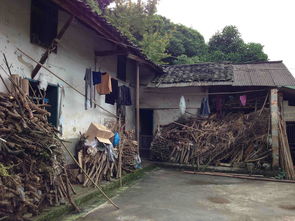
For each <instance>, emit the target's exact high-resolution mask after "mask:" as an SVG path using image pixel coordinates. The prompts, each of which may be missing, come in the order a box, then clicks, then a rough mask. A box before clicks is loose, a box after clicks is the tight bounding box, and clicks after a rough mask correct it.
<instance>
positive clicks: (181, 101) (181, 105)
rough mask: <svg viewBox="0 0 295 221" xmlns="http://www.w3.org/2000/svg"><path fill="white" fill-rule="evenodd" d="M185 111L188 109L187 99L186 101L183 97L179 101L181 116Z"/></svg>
mask: <svg viewBox="0 0 295 221" xmlns="http://www.w3.org/2000/svg"><path fill="white" fill-rule="evenodd" d="M185 109H186V104H185V99H184V96H181V97H180V100H179V110H180V113H181V115H184V114H185Z"/></svg>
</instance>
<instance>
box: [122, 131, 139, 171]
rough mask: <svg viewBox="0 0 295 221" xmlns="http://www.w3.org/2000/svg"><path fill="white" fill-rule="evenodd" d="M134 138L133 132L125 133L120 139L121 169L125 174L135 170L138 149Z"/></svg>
mask: <svg viewBox="0 0 295 221" xmlns="http://www.w3.org/2000/svg"><path fill="white" fill-rule="evenodd" d="M134 137H135V134H134V131H125V133H124V135H123V138H122V143H123V147H122V148H123V150H122V169H123V170H124V171H125V172H127V173H130V172H132V171H134V170H135V169H136V156H137V155H138V148H137V142H136V141H135V138H134Z"/></svg>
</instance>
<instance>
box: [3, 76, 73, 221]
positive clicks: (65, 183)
mask: <svg viewBox="0 0 295 221" xmlns="http://www.w3.org/2000/svg"><path fill="white" fill-rule="evenodd" d="M1 79H2V77H1ZM3 83H4V84H5V82H4V81H3ZM5 86H6V87H7V84H5ZM7 90H8V91H9V92H10V93H8V94H4V93H0V110H1V111H0V138H1V139H0V217H2V218H3V217H5V219H6V220H25V219H27V218H24V214H31V215H37V214H39V213H40V211H41V210H42V209H43V208H44V207H46V206H49V205H58V204H60V203H64V202H65V200H68V201H69V202H70V203H72V204H73V205H74V203H73V201H72V198H71V194H72V193H73V192H74V190H73V189H72V186H71V184H70V182H69V180H68V176H67V172H66V170H65V167H64V161H63V154H62V149H61V140H60V139H59V138H58V136H57V131H56V129H55V128H54V127H53V126H51V125H50V124H49V123H48V121H47V117H48V116H49V112H47V111H46V110H45V109H44V106H43V105H42V104H40V105H38V104H35V103H33V102H32V101H31V100H30V98H29V97H28V96H27V95H25V93H24V91H23V90H22V89H21V88H20V87H19V86H18V85H17V83H16V82H14V81H13V80H11V88H10V89H9V88H7ZM74 206H75V205H74ZM75 208H77V207H76V206H75ZM26 217H27V216H26Z"/></svg>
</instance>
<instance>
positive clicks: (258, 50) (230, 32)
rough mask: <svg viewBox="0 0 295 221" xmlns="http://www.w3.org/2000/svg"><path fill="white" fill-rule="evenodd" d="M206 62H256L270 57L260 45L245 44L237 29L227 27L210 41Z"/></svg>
mask: <svg viewBox="0 0 295 221" xmlns="http://www.w3.org/2000/svg"><path fill="white" fill-rule="evenodd" d="M208 45H209V54H208V55H207V56H206V59H205V60H206V61H213V62H222V61H230V62H234V63H237V62H255V61H266V60H267V59H268V56H267V55H266V54H265V53H264V52H263V46H262V45H261V44H259V43H248V44H247V43H245V42H244V41H243V39H242V37H241V34H240V32H239V30H238V29H237V27H235V26H232V25H231V26H226V27H225V28H224V29H223V30H222V32H217V33H216V34H215V35H213V36H212V38H210V40H209V44H208Z"/></svg>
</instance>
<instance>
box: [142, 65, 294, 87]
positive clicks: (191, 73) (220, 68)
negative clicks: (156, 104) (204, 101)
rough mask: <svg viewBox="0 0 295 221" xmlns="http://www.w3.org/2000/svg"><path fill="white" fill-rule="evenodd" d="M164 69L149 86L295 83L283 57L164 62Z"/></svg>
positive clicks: (284, 84) (273, 84) (277, 84)
mask: <svg viewBox="0 0 295 221" xmlns="http://www.w3.org/2000/svg"><path fill="white" fill-rule="evenodd" d="M163 72H164V74H162V75H160V76H158V77H156V78H155V79H154V80H153V81H152V82H151V83H150V84H149V85H148V87H188V86H214V85H231V86H270V87H274V86H276V87H279V86H295V79H294V77H293V76H292V74H291V73H290V71H289V70H288V69H287V67H286V66H285V65H284V64H283V62H282V61H269V62H261V63H251V64H250V63H247V64H245V63H244V64H228V63H227V64H220V63H205V64H193V65H170V66H167V65H166V66H163Z"/></svg>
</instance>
